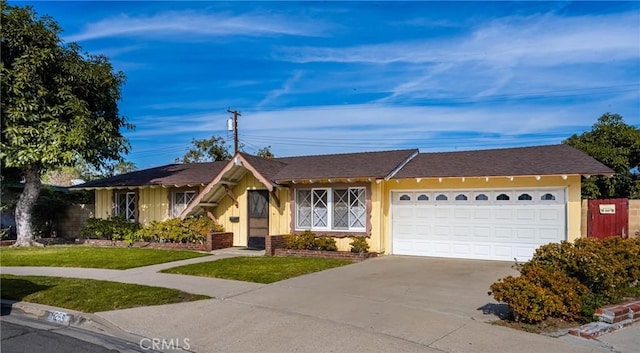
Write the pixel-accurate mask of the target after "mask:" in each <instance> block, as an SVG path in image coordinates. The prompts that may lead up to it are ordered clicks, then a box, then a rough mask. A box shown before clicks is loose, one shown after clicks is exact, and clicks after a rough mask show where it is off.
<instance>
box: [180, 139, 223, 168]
mask: <svg viewBox="0 0 640 353" xmlns="http://www.w3.org/2000/svg"><path fill="white" fill-rule="evenodd" d="M191 143H192V144H193V147H192V148H190V149H189V150H188V151H187V153H185V155H184V156H183V157H182V158H176V163H199V162H213V161H226V160H229V159H231V157H232V155H231V153H230V152H229V149H228V148H227V146H226V143H225V141H224V139H223V138H222V137H216V136H211V138H209V139H202V140H196V139H193V140H192V141H191Z"/></svg>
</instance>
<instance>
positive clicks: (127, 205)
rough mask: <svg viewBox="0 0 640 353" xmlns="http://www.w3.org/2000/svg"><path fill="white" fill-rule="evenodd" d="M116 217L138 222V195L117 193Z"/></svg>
mask: <svg viewBox="0 0 640 353" xmlns="http://www.w3.org/2000/svg"><path fill="white" fill-rule="evenodd" d="M115 197H116V207H115V214H116V216H120V217H124V218H125V219H126V220H128V221H130V222H135V221H136V203H137V202H136V193H135V192H117V193H116V195H115Z"/></svg>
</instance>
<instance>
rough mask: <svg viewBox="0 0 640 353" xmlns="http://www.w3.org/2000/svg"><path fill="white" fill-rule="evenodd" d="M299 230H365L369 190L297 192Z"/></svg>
mask: <svg viewBox="0 0 640 353" xmlns="http://www.w3.org/2000/svg"><path fill="white" fill-rule="evenodd" d="M295 195H296V207H295V208H296V209H295V216H296V220H295V225H296V229H325V230H327V229H332V230H359V231H362V230H363V229H365V228H366V224H367V223H366V220H367V218H366V217H367V207H366V205H367V199H366V188H364V187H356V188H336V189H331V188H314V189H297V190H296V193H295Z"/></svg>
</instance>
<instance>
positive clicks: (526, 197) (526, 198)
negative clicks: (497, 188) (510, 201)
mask: <svg viewBox="0 0 640 353" xmlns="http://www.w3.org/2000/svg"><path fill="white" fill-rule="evenodd" d="M518 200H520V201H530V200H533V197H531V195H529V194H522V195H520V196H518Z"/></svg>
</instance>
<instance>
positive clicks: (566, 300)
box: [491, 266, 589, 323]
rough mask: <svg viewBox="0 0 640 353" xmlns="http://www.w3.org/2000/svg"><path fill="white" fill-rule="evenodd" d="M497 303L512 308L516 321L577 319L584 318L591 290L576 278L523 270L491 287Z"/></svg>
mask: <svg viewBox="0 0 640 353" xmlns="http://www.w3.org/2000/svg"><path fill="white" fill-rule="evenodd" d="M491 290H492V292H493V296H494V298H495V299H496V300H498V301H502V302H505V303H507V304H508V305H509V308H510V309H511V312H512V313H513V315H514V319H515V321H519V322H526V323H536V322H540V321H542V320H544V319H546V318H547V317H556V318H562V319H567V320H575V319H577V318H579V317H580V314H581V311H582V305H583V297H584V296H585V295H586V294H587V293H588V291H589V290H588V289H587V288H586V287H585V286H584V285H582V284H581V283H580V281H578V280H577V279H575V278H572V277H569V276H567V275H566V274H565V273H563V272H560V271H557V270H553V271H550V270H547V269H544V268H542V267H540V266H529V267H527V268H526V269H523V271H522V273H521V276H519V277H513V276H508V277H507V278H504V279H502V280H499V281H498V282H496V283H494V284H492V285H491Z"/></svg>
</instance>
